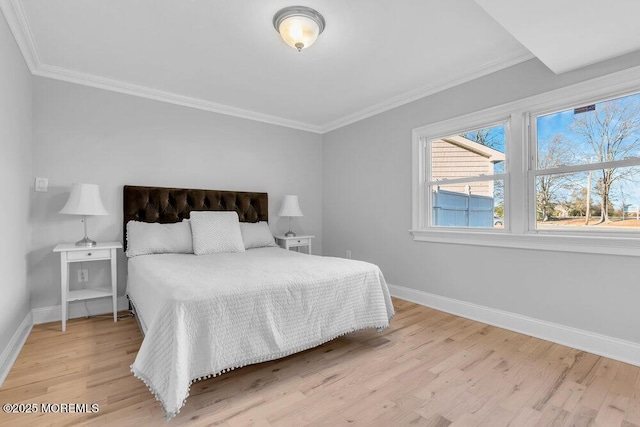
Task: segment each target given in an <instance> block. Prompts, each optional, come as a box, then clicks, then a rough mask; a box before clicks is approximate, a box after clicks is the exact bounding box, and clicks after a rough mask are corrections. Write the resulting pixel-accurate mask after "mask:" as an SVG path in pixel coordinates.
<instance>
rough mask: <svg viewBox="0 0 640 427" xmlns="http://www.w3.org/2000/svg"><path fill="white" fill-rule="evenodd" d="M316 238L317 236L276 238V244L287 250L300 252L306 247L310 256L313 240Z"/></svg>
mask: <svg viewBox="0 0 640 427" xmlns="http://www.w3.org/2000/svg"><path fill="white" fill-rule="evenodd" d="M314 237H316V236H294V237H287V236H275V238H276V242H277V243H278V245H279V246H280V247H281V248H283V249H287V250H291V249H293V248H296V250H297V251H300V248H304V247H306V248H307V253H308V254H310V253H311V239H313V238H314Z"/></svg>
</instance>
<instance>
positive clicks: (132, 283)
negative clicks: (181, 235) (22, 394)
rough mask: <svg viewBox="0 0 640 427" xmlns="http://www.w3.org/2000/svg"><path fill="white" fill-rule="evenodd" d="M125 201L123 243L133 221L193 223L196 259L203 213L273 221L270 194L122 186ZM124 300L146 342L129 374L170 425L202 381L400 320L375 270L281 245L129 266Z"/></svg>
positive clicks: (135, 260) (141, 259)
mask: <svg viewBox="0 0 640 427" xmlns="http://www.w3.org/2000/svg"><path fill="white" fill-rule="evenodd" d="M123 200H124V205H123V213H124V216H123V226H124V227H125V236H127V234H126V233H127V223H128V222H129V221H135V223H132V225H133V224H136V225H137V224H139V223H161V224H175V225H176V226H177V225H178V224H184V221H183V220H186V219H189V218H190V217H191V219H190V223H191V227H192V230H193V238H194V240H193V244H194V251H196V249H197V244H198V243H197V241H196V237H197V236H196V231H198V230H199V229H198V228H197V227H196V225H197V223H196V222H195V220H196V219H197V218H200V217H203V216H205V215H206V214H203V213H202V211H223V212H227V213H228V212H234V211H235V212H236V213H237V218H238V219H239V221H241V222H245V223H250V224H253V223H262V222H264V223H266V221H268V197H267V194H266V193H250V192H229V191H214V190H196V189H179V188H161V187H139V186H125V187H124V199H123ZM193 211H197V214H196V213H194V214H193V215H191V213H192V212H193ZM215 215H218V214H215ZM233 216H234V218H235V215H233ZM245 226H248V224H245ZM180 227H182V225H180ZM129 232H131V229H129ZM129 237H131V236H129ZM125 240H129V239H125ZM132 241H133V240H132ZM128 243H129V242H125V245H127V244H128ZM245 243H246V239H245ZM125 248H126V246H125ZM126 249H127V248H126ZM127 251H128V253H129V252H131V251H129V250H128V249H127ZM196 252H197V251H196ZM127 296H128V297H129V300H130V302H131V304H132V306H133V307H134V309H135V312H136V317H137V320H138V322H139V324H140V327H141V329H142V332H143V334H144V340H143V342H142V345H141V347H140V350H139V352H138V354H137V356H136V359H135V361H134V363H133V365H132V366H131V370H132V372H133V374H134V375H135V376H136V377H138V378H139V379H141V380H142V381H144V382H145V384H146V385H147V386H148V387H149V389H150V390H151V392H152V393H153V394H154V395H155V397H156V398H157V399H158V400H159V401H160V403H161V405H162V408H163V409H164V411H165V413H166V416H167V418H171V417H173V416H175V415H177V414H178V413H179V411H180V408H181V407H182V406H183V405H184V403H185V401H186V399H187V397H188V395H189V388H190V385H191V384H192V383H193V382H195V381H198V380H200V379H204V378H209V377H213V376H217V375H219V374H222V373H224V372H227V371H230V370H232V369H235V368H239V367H242V366H246V365H249V364H254V363H260V362H263V361H268V360H273V359H278V358H281V357H285V356H288V355H291V354H293V353H296V352H299V351H303V350H306V349H309V348H312V347H315V346H317V345H320V344H322V343H325V342H327V341H330V340H332V339H334V338H337V337H339V336H341V335H344V334H347V333H350V332H353V331H356V330H360V329H365V328H374V329H377V330H381V329H384V328H386V327H388V326H389V321H390V320H391V318H392V317H393V315H394V309H393V305H392V303H391V298H390V296H389V291H388V288H387V285H386V282H385V280H384V277H383V275H382V273H381V271H380V269H379V268H378V267H377V266H375V265H373V264H370V263H367V262H362V261H355V260H346V259H342V258H331V257H321V256H314V255H307V254H302V253H297V252H293V251H287V250H284V249H281V248H279V247H277V246H274V245H266V246H263V247H256V248H251V249H246V250H243V251H237V252H216V253H206V254H200V255H195V254H192V253H153V254H143V255H136V256H131V257H129V258H128V276H127Z"/></svg>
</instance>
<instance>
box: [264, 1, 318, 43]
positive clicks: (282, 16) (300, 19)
mask: <svg viewBox="0 0 640 427" xmlns="http://www.w3.org/2000/svg"><path fill="white" fill-rule="evenodd" d="M273 26H274V27H275V29H276V31H277V32H279V33H280V37H282V40H284V42H285V43H286V44H288V45H289V46H291V47H293V48H296V49H298V52H300V51H301V50H302V49H306V48H308V47H309V46H311V45H312V44H313V43H314V42H315V41H316V39H317V38H318V36H319V35H320V34H321V33H322V31H324V26H325V22H324V18H323V17H322V15H320V13H319V12H318V11H316V10H313V9H311V8H310V7H305V6H289V7H285V8H284V9H280V10H279V11H278V12H276V14H275V15H274V16H273Z"/></svg>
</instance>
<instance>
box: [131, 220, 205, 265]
mask: <svg viewBox="0 0 640 427" xmlns="http://www.w3.org/2000/svg"><path fill="white" fill-rule="evenodd" d="M166 253H179V254H192V253H193V241H192V238H191V224H189V222H176V223H172V224H160V223H158V222H140V221H129V222H127V252H126V255H127V256H128V257H129V258H131V257H134V256H137V255H149V254H166Z"/></svg>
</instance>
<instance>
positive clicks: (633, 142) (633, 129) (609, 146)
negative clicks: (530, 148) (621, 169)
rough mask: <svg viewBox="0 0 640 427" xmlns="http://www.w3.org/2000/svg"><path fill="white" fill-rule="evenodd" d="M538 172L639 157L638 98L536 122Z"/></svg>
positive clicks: (558, 114)
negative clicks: (564, 166)
mask: <svg viewBox="0 0 640 427" xmlns="http://www.w3.org/2000/svg"><path fill="white" fill-rule="evenodd" d="M537 134H538V169H549V168H554V167H558V166H562V165H581V164H590V163H599V162H611V161H617V160H623V159H627V158H633V157H640V94H635V95H630V96H625V97H623V98H617V99H612V100H610V101H604V102H599V103H596V104H592V105H586V106H580V107H578V108H575V109H571V110H566V111H561V112H559V113H553V114H548V115H546V116H540V117H538V118H537Z"/></svg>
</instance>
